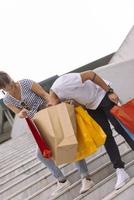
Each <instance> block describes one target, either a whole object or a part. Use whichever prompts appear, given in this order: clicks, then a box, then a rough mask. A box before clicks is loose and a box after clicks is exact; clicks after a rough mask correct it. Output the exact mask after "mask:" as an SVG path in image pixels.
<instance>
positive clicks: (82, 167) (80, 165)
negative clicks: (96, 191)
mask: <svg viewBox="0 0 134 200" xmlns="http://www.w3.org/2000/svg"><path fill="white" fill-rule="evenodd" d="M37 158H38V159H39V160H40V161H41V162H42V163H44V164H45V165H46V167H47V168H48V169H49V170H50V172H51V173H52V174H53V176H54V177H55V178H56V179H58V181H60V182H62V181H65V180H66V178H65V176H64V175H63V173H62V171H61V170H60V168H59V167H58V166H56V164H55V163H54V161H53V160H51V159H46V158H44V157H43V155H42V154H41V152H40V151H39V149H38V150H37ZM75 164H76V167H77V169H78V170H79V172H80V175H81V178H84V177H87V176H89V173H88V168H87V164H86V161H85V160H80V161H77V162H76V163H75Z"/></svg>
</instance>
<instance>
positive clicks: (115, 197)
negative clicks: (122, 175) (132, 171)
mask: <svg viewBox="0 0 134 200" xmlns="http://www.w3.org/2000/svg"><path fill="white" fill-rule="evenodd" d="M133 195H134V178H132V179H130V181H129V182H128V183H126V185H125V186H124V187H122V188H121V189H119V190H114V191H113V192H111V193H110V194H109V195H107V196H106V197H104V198H103V199H102V200H122V199H123V200H133V199H134V196H133Z"/></svg>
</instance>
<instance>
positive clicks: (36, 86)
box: [32, 82, 49, 101]
mask: <svg viewBox="0 0 134 200" xmlns="http://www.w3.org/2000/svg"><path fill="white" fill-rule="evenodd" d="M32 91H33V92H35V93H36V94H37V95H38V96H40V97H42V98H43V99H44V100H45V101H48V100H49V94H48V93H47V92H46V91H45V89H44V88H43V87H42V86H41V85H40V84H39V83H36V82H33V84H32Z"/></svg>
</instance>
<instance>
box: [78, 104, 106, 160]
mask: <svg viewBox="0 0 134 200" xmlns="http://www.w3.org/2000/svg"><path fill="white" fill-rule="evenodd" d="M75 114H76V123H77V141H78V150H77V155H76V160H81V159H84V158H85V157H87V156H89V155H91V154H93V153H94V152H96V150H97V149H98V147H100V146H101V145H103V144H104V143H105V140H106V134H105V133H104V131H103V130H102V128H101V127H100V126H99V125H98V124H97V122H96V121H95V120H94V119H93V118H92V117H91V116H90V115H89V114H88V113H87V111H86V110H84V109H83V108H82V107H81V106H78V107H76V108H75Z"/></svg>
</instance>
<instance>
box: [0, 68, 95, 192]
mask: <svg viewBox="0 0 134 200" xmlns="http://www.w3.org/2000/svg"><path fill="white" fill-rule="evenodd" d="M0 89H2V90H4V91H5V92H6V95H5V97H4V98H3V102H4V104H5V105H6V106H7V107H8V108H9V109H10V110H12V111H13V112H14V113H16V114H17V115H18V116H19V117H20V118H26V117H30V118H32V117H33V116H34V114H35V113H36V112H38V111H39V110H40V109H42V108H44V107H46V105H47V102H48V101H49V94H48V93H47V92H46V91H45V90H44V89H43V88H42V87H41V86H40V85H39V84H38V83H36V82H34V81H32V80H29V79H23V80H20V81H17V82H15V81H13V80H12V79H11V78H10V76H9V75H8V74H7V73H6V72H3V71H0ZM37 157H38V159H40V161H41V162H43V163H44V164H45V165H46V166H47V167H48V168H49V170H50V171H51V173H52V174H53V175H54V177H55V178H56V179H57V184H58V185H57V188H56V190H55V191H54V192H53V194H52V195H57V194H58V193H60V192H61V191H62V190H63V189H65V188H66V187H68V186H69V185H70V182H69V181H68V180H67V179H66V178H65V176H64V175H63V173H62V172H61V170H60V169H59V168H58V167H57V166H56V165H55V163H54V162H53V160H51V159H46V158H44V157H43V156H42V154H41V152H40V151H39V150H38V153H37ZM76 166H77V168H78V170H79V171H80V174H81V178H82V187H81V189H80V193H84V192H86V191H87V190H88V189H90V188H91V187H92V186H93V185H94V183H93V181H91V179H90V177H89V172H88V169H87V165H86V162H85V160H81V161H78V162H77V163H76Z"/></svg>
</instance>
